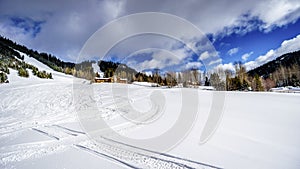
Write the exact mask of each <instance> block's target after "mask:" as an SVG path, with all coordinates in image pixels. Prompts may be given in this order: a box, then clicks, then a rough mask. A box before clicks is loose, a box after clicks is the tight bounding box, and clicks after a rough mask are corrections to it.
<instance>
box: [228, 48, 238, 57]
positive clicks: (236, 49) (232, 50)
mask: <svg viewBox="0 0 300 169" xmlns="http://www.w3.org/2000/svg"><path fill="white" fill-rule="evenodd" d="M238 51H239V48H232V49H230V50H229V51H228V52H227V54H228V55H230V56H232V55H234V54H236V53H238Z"/></svg>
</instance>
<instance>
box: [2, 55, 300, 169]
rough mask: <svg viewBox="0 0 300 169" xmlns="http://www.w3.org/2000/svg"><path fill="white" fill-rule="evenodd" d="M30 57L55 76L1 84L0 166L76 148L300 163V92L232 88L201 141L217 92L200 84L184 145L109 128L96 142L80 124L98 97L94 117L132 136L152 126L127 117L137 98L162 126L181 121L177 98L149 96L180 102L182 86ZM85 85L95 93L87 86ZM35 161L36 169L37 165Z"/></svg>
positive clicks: (168, 160)
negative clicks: (66, 69) (150, 145)
mask: <svg viewBox="0 0 300 169" xmlns="http://www.w3.org/2000/svg"><path fill="white" fill-rule="evenodd" d="M27 57H28V56H25V59H26V61H28V62H29V63H31V64H34V65H37V66H38V68H39V70H45V69H46V70H47V71H49V72H52V73H53V78H54V79H53V80H49V79H47V80H42V79H38V78H36V77H32V76H30V78H28V79H26V78H21V77H18V76H17V72H16V71H14V70H11V74H10V75H9V80H10V84H1V85H0V168H23V166H22V164H23V163H30V160H44V159H47V158H49V157H50V156H51V155H55V154H63V153H64V152H67V151H69V150H70V149H72V148H74V149H76V150H78V151H80V152H82V154H84V155H86V156H88V155H93V156H96V157H97V161H101V160H103V159H105V160H108V161H110V162H111V163H112V164H115V163H117V164H118V165H117V168H201V169H208V168H223V167H224V168H299V167H300V162H299V161H300V158H299V157H300V153H299V150H298V149H297V148H298V147H299V146H300V137H299V136H298V134H297V133H298V129H299V127H300V126H299V122H298V120H299V118H300V115H299V110H298V109H297V105H299V104H300V96H299V95H297V94H277V93H239V92H227V93H226V95H227V96H228V98H227V100H226V103H227V104H226V105H225V108H224V109H225V113H224V118H223V119H222V122H221V124H220V126H219V128H218V129H217V131H216V134H215V135H214V136H213V137H212V139H211V140H209V142H208V143H207V144H204V145H202V146H199V145H198V139H199V136H200V132H201V128H202V127H203V126H201V125H202V123H203V124H204V122H205V117H207V112H209V105H211V102H210V101H209V98H211V96H212V95H211V92H208V91H201V92H200V93H199V96H201V97H200V98H199V103H200V105H199V107H200V108H199V109H200V115H201V118H199V119H197V123H196V124H195V126H194V128H195V129H194V130H192V131H191V133H190V134H189V136H188V137H187V138H186V139H185V140H184V141H183V143H182V145H178V147H176V148H177V149H176V148H175V149H174V150H172V151H170V152H167V153H165V152H157V151H152V150H149V149H147V148H145V147H136V146H134V145H129V144H127V143H125V142H119V141H118V140H114V139H111V137H110V133H107V134H106V135H105V134H104V135H102V136H101V137H100V138H99V139H98V142H95V141H93V140H92V139H91V138H90V137H89V134H88V133H86V131H84V130H83V129H82V128H81V127H80V126H81V124H80V122H79V119H78V114H77V113H76V110H79V111H84V110H89V108H90V107H91V106H93V103H96V106H97V111H98V112H99V114H97V115H95V116H91V117H88V118H90V119H100V118H101V119H103V120H105V121H106V122H107V123H108V124H109V125H110V127H111V128H112V129H114V130H115V132H118V133H120V134H125V135H126V134H129V136H130V133H131V132H133V133H134V134H133V135H135V132H137V133H139V129H144V128H143V127H145V126H147V125H146V124H139V123H134V122H133V123H132V121H131V122H128V119H126V117H130V116H131V115H133V114H132V113H133V112H132V111H131V109H130V108H129V107H128V105H129V104H132V103H133V105H135V106H136V107H134V108H136V109H137V110H138V109H140V108H141V107H142V108H144V109H143V110H144V111H145V112H147V111H152V112H155V113H154V114H152V116H147V115H145V116H143V117H141V119H142V120H145V121H147V120H148V119H154V121H155V122H156V120H157V119H163V120H164V121H163V123H162V125H158V126H156V129H155V132H156V131H161V130H162V131H163V129H162V128H163V127H164V125H165V124H169V123H170V124H172V123H171V122H170V121H172V120H174V119H175V120H176V117H173V116H174V114H173V113H174V112H175V111H176V109H177V108H178V107H177V106H178V105H175V104H173V103H171V108H170V107H161V106H160V105H155V104H154V105H153V104H152V102H151V101H150V100H149V97H150V95H151V93H152V92H153V91H161V92H162V93H163V95H165V96H166V97H168V98H171V101H172V102H173V101H174V102H175V101H176V99H177V98H178V97H180V89H161V88H150V87H143V86H137V85H121V84H93V85H90V84H89V82H88V81H85V80H83V79H75V80H74V79H73V78H71V77H70V76H68V75H64V74H61V73H58V72H54V71H52V70H50V69H48V68H47V67H45V65H42V64H41V63H39V62H38V61H36V60H34V59H32V58H27ZM124 87H128V89H129V90H132V92H130V97H125V96H124V95H120V94H119V93H118V92H115V93H113V91H118V90H119V89H124ZM82 89H84V90H82ZM85 89H88V90H90V91H92V92H91V93H86V92H85ZM91 89H92V90H91ZM191 90H195V89H191ZM74 92H78V93H76V94H77V95H76V98H77V100H76V99H74ZM270 99H271V100H270ZM177 101H178V100H177ZM179 101H180V100H179ZM262 102H266V103H265V104H267V105H271V106H272V107H271V108H270V109H274V110H272V111H269V110H268V109H266V107H265V106H266V105H265V104H262ZM116 103H118V104H117V106H116ZM253 104H254V105H255V106H253ZM203 105H204V106H203ZM201 106H202V107H201ZM147 108H148V109H147ZM162 109H164V110H166V111H167V113H166V114H167V116H165V117H162V114H159V112H160V110H162ZM266 110H267V111H266ZM168 113H169V115H168ZM146 114H147V113H146ZM164 115H165V114H164ZM161 117H162V118H161ZM203 117H204V118H203ZM202 118H203V119H202ZM157 121H159V120H157ZM141 132H142V134H146V135H147V134H150V133H147V132H144V131H141ZM139 134H140V133H139ZM152 134H153V133H152ZM77 158H78V160H80V159H81V157H77ZM88 158H89V157H88ZM90 159H92V158H90ZM83 162H84V161H83ZM16 164H18V165H16ZM33 164H34V163H33ZM45 165H50V166H51V164H45ZM15 166H19V167H15ZM20 166H21V167H20ZM31 167H33V168H34V165H33V166H31ZM31 167H28V166H27V168H31ZM93 167H94V168H99V166H93ZM114 167H116V165H114ZM25 168H26V167H25ZM55 168H57V166H56V167H55Z"/></svg>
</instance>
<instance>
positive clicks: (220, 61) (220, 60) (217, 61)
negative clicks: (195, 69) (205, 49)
mask: <svg viewBox="0 0 300 169" xmlns="http://www.w3.org/2000/svg"><path fill="white" fill-rule="evenodd" d="M219 63H222V59H221V58H219V59H217V60H212V61H210V62H209V64H208V65H209V66H211V65H214V64H219Z"/></svg>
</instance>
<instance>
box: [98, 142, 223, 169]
mask: <svg viewBox="0 0 300 169" xmlns="http://www.w3.org/2000/svg"><path fill="white" fill-rule="evenodd" d="M102 138H103V139H105V140H108V141H110V142H114V143H117V144H121V145H124V146H127V147H131V148H134V149H137V150H142V151H146V152H150V153H154V154H158V155H161V156H165V157H169V158H171V159H176V160H180V161H184V162H188V163H193V164H197V165H201V166H206V167H210V168H215V169H222V168H221V167H217V166H214V165H211V164H206V163H202V162H198V161H194V160H189V159H185V158H182V157H178V156H174V155H170V154H166V153H161V152H157V151H152V150H148V149H144V148H140V147H136V146H133V145H129V144H126V143H122V142H119V141H116V140H112V139H109V138H105V137H102Z"/></svg>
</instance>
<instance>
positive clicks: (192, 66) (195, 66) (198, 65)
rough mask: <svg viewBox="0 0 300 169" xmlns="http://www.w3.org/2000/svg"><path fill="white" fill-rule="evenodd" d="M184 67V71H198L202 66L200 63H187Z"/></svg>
mask: <svg viewBox="0 0 300 169" xmlns="http://www.w3.org/2000/svg"><path fill="white" fill-rule="evenodd" d="M184 66H185V70H188V69H191V68H196V69H200V67H201V66H202V64H201V63H200V62H188V63H187V64H185V65H184Z"/></svg>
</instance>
